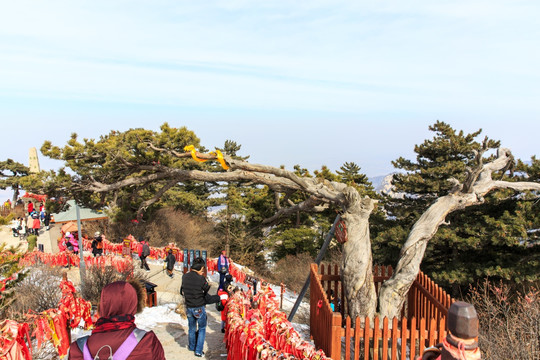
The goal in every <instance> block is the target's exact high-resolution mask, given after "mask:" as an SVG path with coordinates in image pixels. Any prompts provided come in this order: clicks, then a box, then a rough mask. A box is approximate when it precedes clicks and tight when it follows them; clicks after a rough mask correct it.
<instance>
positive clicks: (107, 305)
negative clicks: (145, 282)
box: [68, 281, 165, 360]
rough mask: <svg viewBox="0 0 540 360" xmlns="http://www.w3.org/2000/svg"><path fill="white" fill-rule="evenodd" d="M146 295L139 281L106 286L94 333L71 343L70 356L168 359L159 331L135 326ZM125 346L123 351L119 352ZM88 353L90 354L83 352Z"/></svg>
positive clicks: (74, 358) (81, 358)
mask: <svg viewBox="0 0 540 360" xmlns="http://www.w3.org/2000/svg"><path fill="white" fill-rule="evenodd" d="M145 298H146V292H145V290H144V289H143V287H142V285H141V283H140V282H138V281H130V282H125V281H117V282H114V283H112V284H109V285H107V286H105V287H104V288H103V290H102V291H101V300H100V303H99V309H98V312H99V315H100V318H99V319H98V320H97V322H96V324H95V327H94V329H93V330H92V334H91V335H89V336H85V337H82V338H79V339H77V341H75V342H73V343H71V346H70V348H69V358H68V359H72V360H79V359H80V360H83V359H87V358H89V359H113V358H114V359H116V358H117V357H118V358H122V359H126V360H143V359H144V360H146V359H153V360H164V359H165V353H164V351H163V346H162V345H161V342H160V341H159V339H158V338H157V336H156V334H154V332H153V331H144V330H141V329H139V328H137V327H136V326H135V314H136V313H139V312H141V311H142V309H143V307H144V304H145ZM121 346H122V349H120V351H119V352H121V353H122V354H117V351H118V349H119V348H120V347H121ZM85 352H86V353H87V356H85V355H83V354H84V353H85ZM113 355H114V357H113ZM122 355H123V356H122ZM98 356H99V357H98Z"/></svg>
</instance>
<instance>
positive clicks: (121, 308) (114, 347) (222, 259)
mask: <svg viewBox="0 0 540 360" xmlns="http://www.w3.org/2000/svg"><path fill="white" fill-rule="evenodd" d="M50 222H51V215H50V213H48V212H47V211H45V208H44V206H43V203H40V204H39V205H34V203H33V202H29V203H28V212H27V215H26V217H25V218H23V217H19V218H17V219H16V221H15V224H14V227H13V228H12V230H13V236H21V235H23V234H25V235H30V234H33V235H37V236H39V231H40V229H41V227H45V230H49V229H50ZM85 236H86V235H83V237H85ZM58 247H59V250H60V251H61V252H62V251H66V252H70V253H74V254H78V253H79V251H80V249H79V241H78V234H77V232H73V233H72V232H69V231H67V232H62V234H61V238H60V241H59V243H58ZM137 253H138V254H137V255H138V256H139V259H140V267H141V269H143V270H146V271H150V267H149V266H148V262H147V260H146V259H147V257H148V256H149V255H150V246H149V239H148V238H143V237H140V238H139V248H138V252H137ZM92 255H93V256H94V257H97V256H101V255H103V236H102V234H101V233H100V232H99V231H97V232H95V233H94V237H93V239H92ZM175 263H176V257H175V255H174V254H173V252H172V250H168V252H167V255H166V258H165V259H164V270H166V273H167V275H168V276H169V277H170V278H173V277H174V265H175ZM217 265H218V272H219V276H220V279H219V286H218V290H217V293H216V294H215V295H212V294H210V293H209V292H210V285H209V284H208V281H207V279H206V277H205V274H206V262H205V260H203V259H202V258H200V257H197V258H195V259H194V260H193V263H192V264H191V267H190V271H188V272H187V273H185V274H184V275H183V277H182V285H181V288H180V294H181V295H183V296H184V299H185V301H184V303H185V306H186V314H187V318H188V327H189V330H188V349H189V350H190V351H193V352H194V354H195V356H197V357H202V356H204V352H203V347H204V341H205V337H206V325H207V316H206V305H209V304H216V305H217V306H216V308H217V309H218V310H219V311H221V331H222V332H225V323H226V320H227V317H226V314H227V302H228V299H229V297H230V295H232V293H233V292H234V291H235V287H234V285H233V278H232V275H230V274H229V266H230V262H229V258H228V257H227V255H226V252H225V251H223V252H222V253H221V255H220V256H219V258H218V264H217ZM142 287H143V286H142V285H141V283H139V282H125V281H118V282H115V283H112V284H109V285H107V286H105V287H104V288H103V290H102V293H101V300H100V303H99V308H98V313H99V316H100V317H99V319H98V321H97V323H96V326H95V328H94V329H93V331H92V334H91V335H89V336H86V337H83V338H80V339H78V340H77V341H75V342H73V343H72V344H71V347H70V351H69V359H85V360H86V359H99V358H105V359H106V358H113V356H114V358H117V357H119V358H123V359H130V360H134V359H149V358H152V359H165V355H164V351H163V347H162V345H161V343H160V341H159V339H158V338H157V337H156V335H155V334H154V333H153V332H152V331H149V332H146V331H143V330H141V329H138V328H137V327H136V326H135V323H134V320H135V314H136V313H137V312H139V311H141V310H142V308H143V307H144V302H145V298H146V294H145V291H144V290H143V289H142ZM236 290H238V288H236ZM120 294H121V296H119V295H120ZM120 355H121V357H120Z"/></svg>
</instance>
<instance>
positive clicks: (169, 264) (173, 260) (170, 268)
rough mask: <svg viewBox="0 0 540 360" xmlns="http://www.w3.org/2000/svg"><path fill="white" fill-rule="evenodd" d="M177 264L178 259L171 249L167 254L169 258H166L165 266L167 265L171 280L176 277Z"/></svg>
mask: <svg viewBox="0 0 540 360" xmlns="http://www.w3.org/2000/svg"><path fill="white" fill-rule="evenodd" d="M175 263H176V257H175V256H174V255H173V252H172V250H171V249H169V251H168V252H167V257H166V258H165V264H167V268H166V269H167V275H169V277H170V278H172V277H174V272H173V271H174V264H175Z"/></svg>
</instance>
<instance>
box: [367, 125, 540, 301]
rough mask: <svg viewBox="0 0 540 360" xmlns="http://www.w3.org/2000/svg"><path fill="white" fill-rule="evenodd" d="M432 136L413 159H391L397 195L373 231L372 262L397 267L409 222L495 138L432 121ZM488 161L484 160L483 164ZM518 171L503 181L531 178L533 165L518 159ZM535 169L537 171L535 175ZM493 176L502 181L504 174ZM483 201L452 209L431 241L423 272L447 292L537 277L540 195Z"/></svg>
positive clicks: (503, 193) (493, 196)
mask: <svg viewBox="0 0 540 360" xmlns="http://www.w3.org/2000/svg"><path fill="white" fill-rule="evenodd" d="M430 130H431V131H434V132H435V133H436V134H435V136H434V138H433V139H431V140H426V141H424V143H423V144H421V145H417V146H415V152H416V154H417V156H416V161H411V160H406V159H404V158H399V159H398V160H396V161H395V162H393V164H394V166H395V167H396V168H397V169H398V170H399V173H398V174H396V175H395V176H394V181H393V184H394V186H395V189H396V191H398V192H400V193H401V195H402V198H385V199H384V201H383V203H384V208H385V210H386V215H387V218H386V219H385V221H384V222H383V224H382V225H381V226H380V227H379V228H378V229H377V228H376V229H375V231H373V229H372V235H373V239H374V257H375V259H376V262H379V263H384V264H395V263H396V262H397V259H398V256H399V250H400V248H401V246H402V244H403V242H404V241H405V239H406V238H407V236H408V233H409V231H410V229H411V227H412V225H413V224H414V223H415V222H416V221H417V220H418V218H419V217H420V215H421V214H422V213H423V212H424V211H425V210H426V209H427V207H429V206H430V205H431V204H432V203H433V202H434V201H435V200H436V199H437V198H438V197H440V196H444V195H446V194H448V193H449V191H450V190H451V188H452V186H453V184H452V183H451V181H449V180H450V179H451V178H454V179H457V180H459V181H463V180H464V179H465V177H466V175H467V169H468V168H469V167H472V166H473V165H474V164H473V161H474V158H475V155H476V151H479V150H480V149H481V148H482V146H486V148H487V149H494V148H496V147H498V146H499V142H498V141H493V140H490V139H487V138H485V139H484V140H483V141H482V142H478V141H477V140H476V138H477V137H478V136H479V135H480V133H481V130H479V131H477V132H474V133H472V134H464V133H463V131H459V132H457V131H455V130H454V129H452V128H451V127H450V125H448V124H445V123H443V122H437V123H436V124H434V125H433V126H431V127H430ZM486 161H487V160H486ZM516 169H519V171H520V174H519V175H518V174H517V173H515V174H513V176H512V177H505V178H504V180H507V181H516V180H525V179H526V180H527V181H531V180H533V181H535V179H538V162H537V161H534V158H533V164H532V165H531V166H526V165H525V164H523V163H521V162H519V163H518V166H517V167H516ZM535 169H536V170H535ZM497 176H499V177H502V176H503V175H502V174H498V175H497ZM484 200H485V202H484V204H482V205H480V206H473V207H468V208H466V209H464V210H461V211H455V212H453V213H451V214H450V215H448V216H447V219H446V221H447V223H448V225H445V226H441V227H440V228H439V231H438V232H437V233H436V234H435V236H434V237H433V238H432V239H431V240H430V242H429V243H428V247H427V250H426V255H425V257H424V260H423V262H422V266H421V268H422V270H423V271H424V272H426V273H427V274H428V275H429V276H431V277H432V278H433V279H434V280H435V281H436V282H437V283H438V284H440V285H443V286H445V287H446V288H447V289H449V290H450V289H453V290H454V295H457V293H456V292H457V291H458V290H460V289H461V290H464V289H466V288H467V286H468V284H471V283H475V282H476V281H477V280H479V279H483V278H485V277H490V278H493V279H502V280H506V281H511V282H516V283H520V282H531V281H537V280H538V275H539V274H540V261H539V260H540V258H539V254H540V251H539V250H540V249H539V246H538V241H537V240H535V239H537V236H538V235H537V234H538V233H537V232H535V231H534V230H535V229H540V217H539V216H538V214H539V213H540V211H539V203H538V194H531V193H529V192H526V193H514V192H513V191H510V190H499V191H495V192H492V193H490V194H488V195H487V196H486V197H485V199H484Z"/></svg>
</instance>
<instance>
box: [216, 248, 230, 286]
mask: <svg viewBox="0 0 540 360" xmlns="http://www.w3.org/2000/svg"><path fill="white" fill-rule="evenodd" d="M217 268H218V272H219V287H218V289H223V286H224V284H225V275H227V273H228V272H229V258H228V257H227V252H226V251H225V250H222V251H221V255H219V257H218V261H217Z"/></svg>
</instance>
